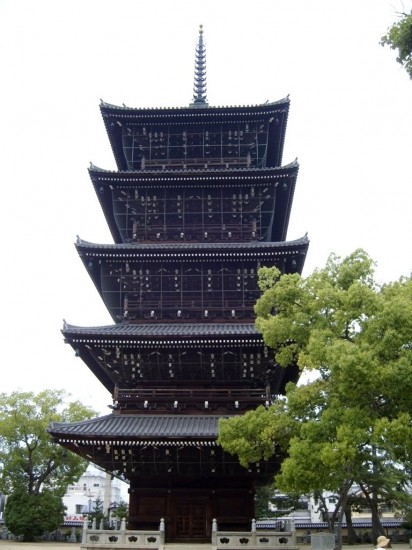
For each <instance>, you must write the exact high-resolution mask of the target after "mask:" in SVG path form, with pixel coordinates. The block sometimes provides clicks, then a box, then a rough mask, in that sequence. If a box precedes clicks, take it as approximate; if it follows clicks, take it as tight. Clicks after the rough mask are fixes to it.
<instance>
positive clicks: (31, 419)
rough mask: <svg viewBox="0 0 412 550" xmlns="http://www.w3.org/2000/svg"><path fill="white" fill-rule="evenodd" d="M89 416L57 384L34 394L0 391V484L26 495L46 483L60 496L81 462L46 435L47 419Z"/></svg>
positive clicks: (77, 473)
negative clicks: (54, 387) (55, 386)
mask: <svg viewBox="0 0 412 550" xmlns="http://www.w3.org/2000/svg"><path fill="white" fill-rule="evenodd" d="M93 416H95V413H94V412H93V411H92V410H91V409H89V408H88V407H85V406H84V405H82V404H81V403H80V402H78V401H68V395H67V394H66V392H64V391H63V390H44V391H42V392H40V393H39V394H34V393H33V392H21V391H15V392H12V393H10V394H6V393H2V394H0V490H1V491H2V492H3V493H5V494H11V493H13V492H15V491H20V492H25V493H27V494H29V495H32V494H40V493H41V492H43V491H44V490H46V489H49V490H51V491H53V492H55V493H58V494H60V496H63V495H64V493H65V490H66V488H67V486H68V485H69V484H71V483H73V482H74V481H75V480H77V479H78V478H79V477H80V476H81V475H82V474H83V472H84V470H85V469H86V466H87V463H86V462H85V461H83V460H82V459H81V458H80V457H78V456H77V455H75V454H74V453H70V452H68V451H67V450H65V449H64V448H63V447H61V446H59V445H56V444H55V443H53V442H52V441H51V438H50V437H49V434H48V433H47V428H48V426H49V424H50V422H52V421H55V422H75V421H79V420H85V419H88V418H92V417H93Z"/></svg>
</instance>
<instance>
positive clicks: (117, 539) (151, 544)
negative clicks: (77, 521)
mask: <svg viewBox="0 0 412 550" xmlns="http://www.w3.org/2000/svg"><path fill="white" fill-rule="evenodd" d="M164 535H165V524H164V520H163V519H161V520H160V525H159V530H158V531H129V530H127V529H126V522H125V520H124V519H123V520H122V522H121V526H120V529H103V525H102V524H101V525H100V529H98V528H97V526H96V521H93V524H92V527H91V529H90V528H89V524H88V520H87V519H85V521H84V524H83V536H82V543H81V545H80V548H81V549H82V550H93V549H96V548H118V549H119V550H123V549H128V548H139V549H140V548H153V549H155V550H156V549H158V548H162V547H163V545H164V539H165V537H164Z"/></svg>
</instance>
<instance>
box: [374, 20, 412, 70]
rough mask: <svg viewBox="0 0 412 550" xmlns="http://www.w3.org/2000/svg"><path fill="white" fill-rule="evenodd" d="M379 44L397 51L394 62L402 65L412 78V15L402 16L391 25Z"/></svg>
mask: <svg viewBox="0 0 412 550" xmlns="http://www.w3.org/2000/svg"><path fill="white" fill-rule="evenodd" d="M381 44H382V46H385V45H387V46H389V47H390V48H391V49H392V50H398V55H397V57H396V61H397V62H398V63H400V64H401V65H403V67H404V68H405V70H406V72H407V73H408V74H409V77H410V78H412V13H411V14H406V13H404V14H402V17H401V19H400V21H398V22H397V23H395V24H394V25H392V27H390V28H389V29H388V32H387V34H385V35H384V36H383V37H382V39H381Z"/></svg>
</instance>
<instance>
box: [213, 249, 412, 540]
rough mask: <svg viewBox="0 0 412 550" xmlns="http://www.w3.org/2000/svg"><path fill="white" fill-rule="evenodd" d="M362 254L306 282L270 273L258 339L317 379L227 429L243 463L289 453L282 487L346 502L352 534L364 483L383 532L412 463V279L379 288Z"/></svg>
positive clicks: (223, 438) (266, 271) (260, 305)
mask: <svg viewBox="0 0 412 550" xmlns="http://www.w3.org/2000/svg"><path fill="white" fill-rule="evenodd" d="M373 268H374V265H373V262H372V260H371V259H370V258H369V256H368V255H367V254H366V253H365V252H364V251H362V250H357V251H355V252H354V253H353V254H351V255H350V256H348V257H347V258H345V259H343V260H342V259H341V258H339V257H336V256H334V255H332V256H330V258H329V260H328V262H327V264H326V266H325V268H323V269H321V270H316V271H315V272H314V273H313V274H312V275H310V276H309V277H307V278H306V279H304V278H302V277H300V276H299V275H298V274H293V275H282V276H281V275H280V273H279V271H278V270H277V269H276V268H262V269H261V270H260V271H259V277H260V284H261V289H262V290H263V291H264V293H263V295H262V297H261V298H260V299H259V301H258V302H257V304H256V313H257V321H256V325H257V328H258V330H260V332H261V333H262V335H263V338H264V341H265V343H266V344H267V345H268V346H270V347H271V348H273V350H274V355H275V360H276V362H277V364H278V365H280V366H282V367H285V368H287V367H288V366H290V365H293V364H297V365H298V366H299V368H300V369H301V370H303V369H308V370H313V371H315V372H316V373H317V375H318V376H317V378H316V379H314V380H312V381H311V382H308V383H307V384H302V385H300V386H295V385H294V384H289V385H288V386H287V389H286V397H287V399H277V400H276V401H275V403H274V405H272V406H271V407H270V408H269V410H262V409H258V410H257V411H256V412H251V413H248V414H247V415H245V416H243V417H236V418H235V419H233V420H232V419H229V420H221V421H220V424H219V442H220V444H221V445H222V446H223V447H224V449H225V450H226V451H228V452H229V453H231V454H237V455H238V456H239V460H240V462H241V463H242V464H243V465H246V464H248V463H250V462H254V461H258V460H261V459H262V458H263V459H267V458H268V456H270V453H271V452H272V454H273V453H274V452H275V449H280V451H281V452H283V453H287V458H286V459H285V460H284V461H283V463H282V467H281V471H280V472H279V474H278V475H277V476H276V478H275V482H276V486H277V488H279V489H280V490H282V491H284V492H286V493H295V494H309V493H311V494H314V495H315V496H317V498H318V501H319V505H320V506H321V507H323V506H324V505H325V504H324V503H322V498H323V494H324V491H329V492H331V493H332V494H334V495H335V496H336V497H337V504H336V507H335V510H334V512H333V513H332V516H331V517H329V515H325V519H326V520H327V521H328V522H329V529H330V530H331V531H333V530H334V528H335V525H338V526H339V525H340V522H341V518H342V515H343V512H344V508H345V506H346V502H347V500H348V497H349V494H350V490H351V487H352V486H353V484H354V483H356V484H358V485H360V486H361V489H362V491H363V493H364V496H365V499H366V500H367V502H368V505H369V506H371V508H372V511H373V522H374V524H373V529H374V533H373V535H374V538H376V537H377V535H379V534H381V526H380V522H379V510H378V506H379V495H384V498H385V499H397V498H398V497H399V489H400V488H402V484H404V483H405V481H406V473H405V472H406V471H407V470H408V469H409V471H410V466H411V459H412V424H411V420H412V417H411V410H412V280H411V279H401V280H399V281H397V282H394V283H391V284H388V285H384V286H382V287H378V286H377V285H376V284H375V281H374V278H373Z"/></svg>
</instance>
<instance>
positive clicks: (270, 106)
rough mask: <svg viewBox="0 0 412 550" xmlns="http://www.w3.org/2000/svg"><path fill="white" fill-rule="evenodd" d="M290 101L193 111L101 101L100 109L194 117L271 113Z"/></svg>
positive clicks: (205, 108) (209, 107) (285, 99)
mask: <svg viewBox="0 0 412 550" xmlns="http://www.w3.org/2000/svg"><path fill="white" fill-rule="evenodd" d="M289 103H290V99H289V96H287V97H284V98H282V99H279V100H277V101H271V102H267V103H260V104H255V105H228V106H211V105H207V106H205V107H204V108H199V107H197V108H196V109H195V110H194V109H193V108H192V107H188V106H186V107H128V106H126V105H123V106H120V105H113V104H111V103H107V102H105V101H103V100H101V102H100V108H101V110H102V112H104V111H106V110H107V111H111V110H113V111H119V112H124V113H125V114H126V113H127V114H128V113H130V112H132V113H135V114H137V115H138V114H152V116H153V115H155V114H156V113H157V112H159V111H161V114H162V116H165V114H176V115H179V114H188V113H195V114H196V115H197V114H198V113H199V114H201V113H207V114H209V113H210V114H211V115H215V114H216V112H219V113H221V112H222V111H231V110H233V109H235V110H236V111H239V110H240V111H244V110H246V111H247V110H248V109H250V110H253V112H254V113H256V111H261V112H264V113H267V112H271V111H273V110H274V109H277V108H279V107H280V106H284V105H289Z"/></svg>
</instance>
